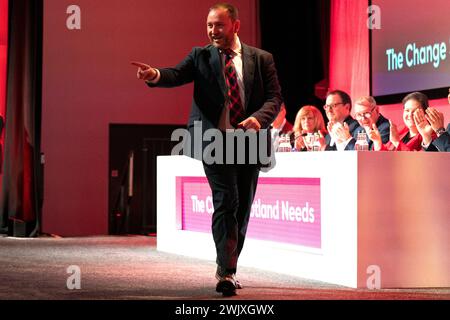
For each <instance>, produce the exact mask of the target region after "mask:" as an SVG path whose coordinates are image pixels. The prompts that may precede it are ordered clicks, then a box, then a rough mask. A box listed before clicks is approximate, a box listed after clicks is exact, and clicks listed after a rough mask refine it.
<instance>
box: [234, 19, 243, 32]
mask: <svg viewBox="0 0 450 320" xmlns="http://www.w3.org/2000/svg"><path fill="white" fill-rule="evenodd" d="M240 27H241V20H236V21H235V22H234V24H233V32H234V33H238V32H239V29H240Z"/></svg>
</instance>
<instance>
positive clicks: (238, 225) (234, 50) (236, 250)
mask: <svg viewBox="0 0 450 320" xmlns="http://www.w3.org/2000/svg"><path fill="white" fill-rule="evenodd" d="M239 27H240V21H239V19H238V12H237V9H236V8H235V7H234V6H232V5H230V4H224V3H221V4H217V5H214V6H213V7H211V8H210V10H209V13H208V17H207V33H208V37H209V40H210V44H209V45H207V46H205V47H203V48H200V47H196V48H193V49H192V51H191V52H190V53H189V54H188V55H187V57H186V58H185V59H184V60H183V61H181V62H180V63H179V64H178V65H177V66H175V67H173V68H163V69H156V68H153V67H151V66H149V65H147V64H144V63H140V62H134V63H133V64H134V65H136V66H138V67H139V69H138V72H137V76H138V78H139V79H142V80H145V81H146V82H147V84H148V85H149V86H150V87H154V86H157V87H175V86H180V85H183V84H186V83H189V82H194V97H193V101H192V110H191V114H190V117H189V122H188V127H189V129H191V128H192V127H194V126H196V125H197V124H198V123H199V122H197V121H200V122H201V128H202V132H205V131H206V130H216V131H218V132H220V135H223V137H224V138H223V139H219V140H222V141H224V142H225V141H226V142H225V146H224V147H223V150H219V153H220V151H223V159H227V160H229V159H234V160H236V157H235V156H236V153H237V154H238V156H239V154H240V153H242V151H243V152H245V153H250V154H247V157H246V161H245V164H236V161H231V163H230V161H224V162H221V161H218V162H214V163H211V161H209V160H210V159H205V157H204V155H205V152H206V151H209V150H210V149H209V148H208V146H209V145H210V144H212V143H211V141H204V140H205V139H202V137H193V138H194V139H196V141H198V139H201V140H202V148H201V150H202V151H203V152H202V155H203V157H201V159H202V160H203V167H204V170H205V174H206V177H207V179H208V182H209V185H210V187H211V190H212V196H213V203H214V213H213V217H212V234H213V238H214V242H215V246H216V252H217V258H216V262H217V271H216V278H217V280H218V282H217V286H216V291H217V292H221V293H222V294H223V295H224V296H230V295H235V294H236V288H240V287H241V285H240V283H239V282H238V281H237V280H236V277H235V274H236V267H237V261H238V257H239V254H240V253H241V250H242V248H243V245H244V240H245V234H246V231H247V225H248V221H249V217H250V211H251V205H252V203H253V198H254V195H255V192H256V185H257V181H258V176H259V170H260V168H261V164H267V163H263V162H262V161H257V163H254V162H252V161H250V158H252V156H253V154H252V152H253V153H255V152H257V151H255V150H254V148H252V145H250V143H244V145H242V144H239V143H238V144H237V145H234V146H233V145H231V146H230V144H229V143H228V140H227V139H226V135H228V134H229V133H231V134H234V133H235V132H238V131H239V132H240V133H243V132H244V131H245V133H246V134H247V132H248V131H251V132H254V133H257V134H259V133H261V132H265V135H261V137H263V136H265V137H266V139H264V140H261V141H265V143H266V145H265V146H264V143H263V144H259V146H260V148H264V147H266V148H270V144H267V141H270V133H268V132H267V131H268V128H269V127H270V124H271V123H272V121H273V120H274V119H275V117H276V115H277V114H278V112H279V108H280V104H281V101H282V99H281V89H280V85H279V83H278V77H277V72H276V69H275V64H274V61H273V57H272V55H271V54H270V53H268V52H266V51H263V50H260V49H257V48H254V47H250V46H248V45H246V44H244V43H242V42H241V41H240V40H239V37H238V36H237V33H238V31H239ZM235 128H242V129H243V130H244V131H242V130H235ZM239 132H238V133H239ZM215 136H216V135H215ZM219 138H220V137H219ZM267 138H268V139H267ZM261 139H263V138H261ZM261 141H259V142H261ZM194 149H195V146H194ZM216 151H218V150H217V148H216ZM233 151H234V152H236V153H235V154H234V157H230V158H227V156H226V155H229V154H230V153H231V154H232V153H233ZM269 151H270V150H269ZM258 154H259V153H258ZM216 156H217V152H216ZM197 158H198V157H197ZM220 158H221V159H222V157H220Z"/></svg>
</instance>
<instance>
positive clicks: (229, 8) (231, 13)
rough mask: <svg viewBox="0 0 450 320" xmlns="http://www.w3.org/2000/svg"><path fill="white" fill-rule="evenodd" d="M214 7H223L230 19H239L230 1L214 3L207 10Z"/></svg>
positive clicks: (236, 10) (214, 8)
mask: <svg viewBox="0 0 450 320" xmlns="http://www.w3.org/2000/svg"><path fill="white" fill-rule="evenodd" d="M216 9H225V10H226V11H227V12H228V15H229V16H230V18H231V21H233V22H234V21H236V20H238V19H239V12H238V9H237V8H236V7H235V6H233V5H232V4H230V3H226V2H219V3H216V4H215V5H213V6H212V7H211V8H209V12H211V11H212V10H216Z"/></svg>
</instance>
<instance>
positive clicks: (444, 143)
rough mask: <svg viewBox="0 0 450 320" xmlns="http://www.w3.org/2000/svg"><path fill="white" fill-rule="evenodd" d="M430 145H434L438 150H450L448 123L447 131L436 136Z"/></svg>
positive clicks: (449, 126)
mask: <svg viewBox="0 0 450 320" xmlns="http://www.w3.org/2000/svg"><path fill="white" fill-rule="evenodd" d="M432 145H433V146H435V147H436V149H437V150H438V151H446V152H450V124H448V126H447V131H446V132H444V133H443V134H441V135H440V136H439V137H438V138H436V139H435V140H434V141H433V142H432Z"/></svg>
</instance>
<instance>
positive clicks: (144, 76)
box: [131, 61, 157, 81]
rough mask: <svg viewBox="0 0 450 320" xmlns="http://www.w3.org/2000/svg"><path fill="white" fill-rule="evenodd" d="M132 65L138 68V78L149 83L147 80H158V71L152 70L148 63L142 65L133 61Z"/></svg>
mask: <svg viewBox="0 0 450 320" xmlns="http://www.w3.org/2000/svg"><path fill="white" fill-rule="evenodd" d="M131 64H132V65H133V66H136V67H138V71H137V78H138V79H141V80H144V81H147V80H150V81H151V80H153V79H155V78H156V76H157V73H156V70H155V69H154V68H152V67H151V66H149V65H148V64H146V63H142V62H139V61H131Z"/></svg>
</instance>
